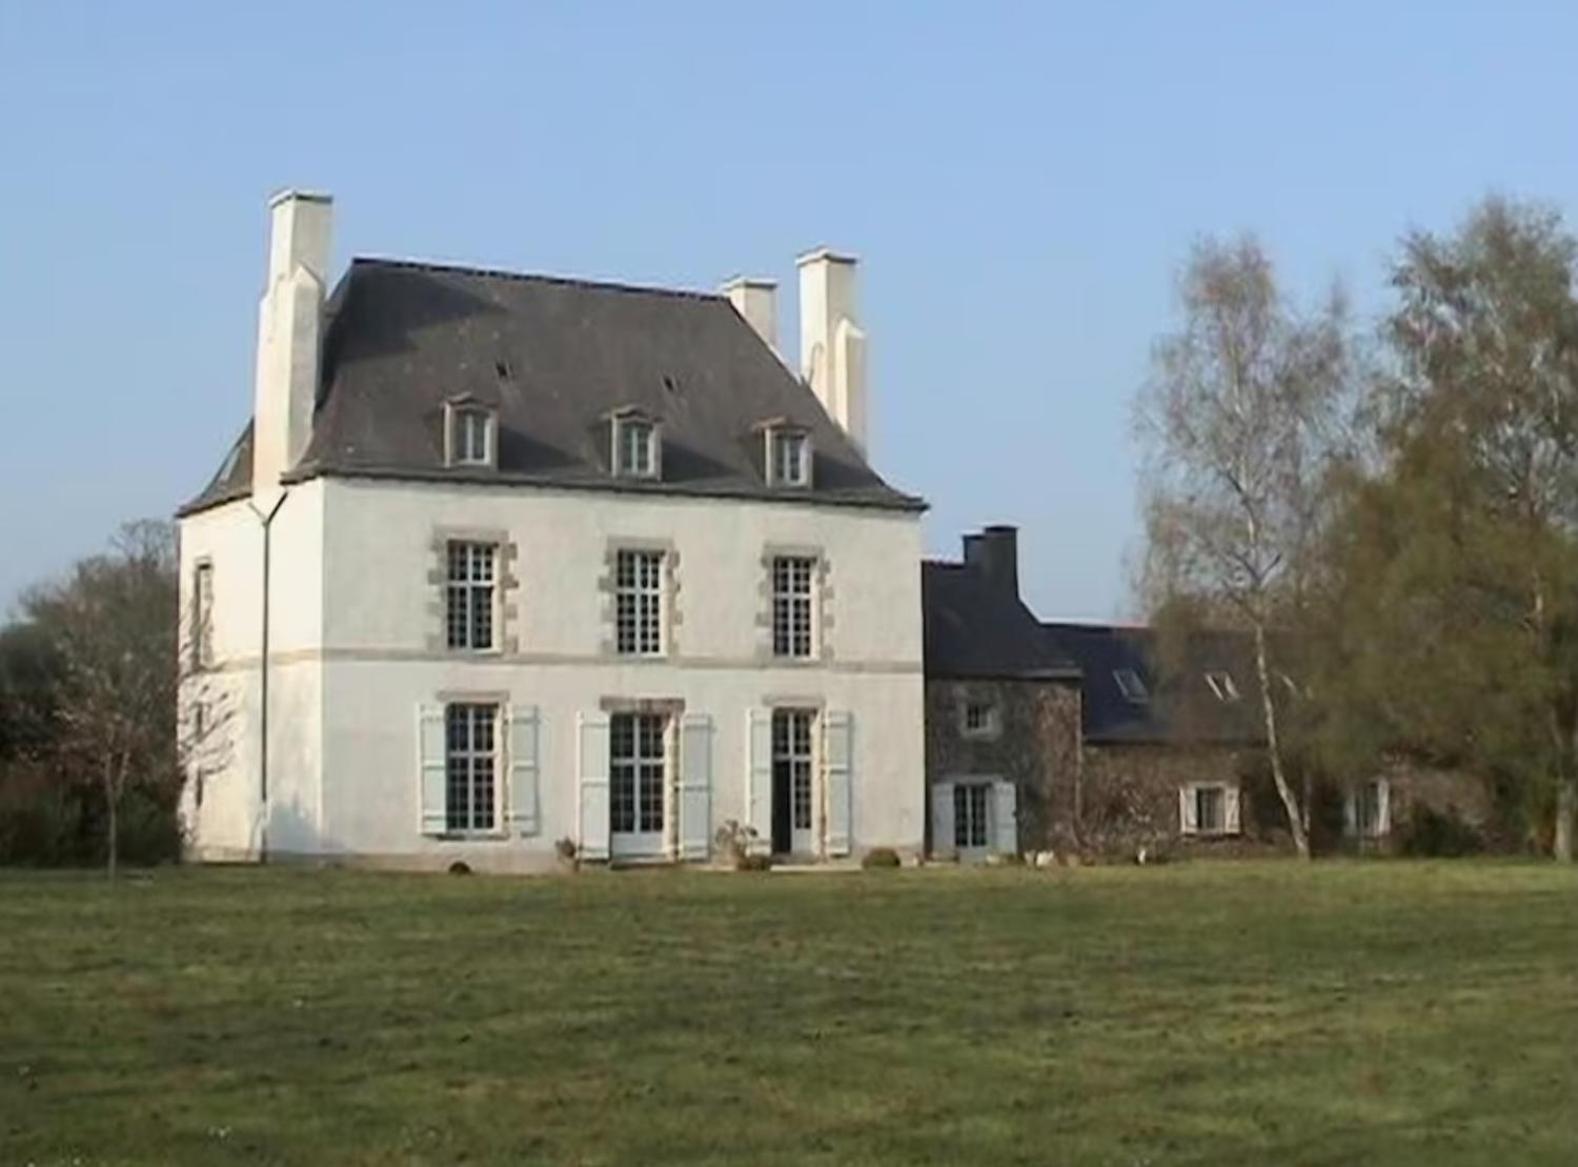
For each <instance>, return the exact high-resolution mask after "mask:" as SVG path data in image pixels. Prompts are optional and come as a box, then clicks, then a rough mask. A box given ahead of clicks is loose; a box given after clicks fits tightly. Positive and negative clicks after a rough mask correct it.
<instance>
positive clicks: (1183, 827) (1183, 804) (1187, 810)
mask: <svg viewBox="0 0 1578 1167" xmlns="http://www.w3.org/2000/svg"><path fill="white" fill-rule="evenodd" d="M1195 805H1196V804H1195V797H1194V787H1193V786H1180V787H1179V788H1178V829H1179V830H1180V831H1182V832H1183V833H1184V834H1186V835H1193V834H1197V833H1198V832H1199V830H1200V826H1199V824H1198V823H1197V822H1196V821H1195Z"/></svg>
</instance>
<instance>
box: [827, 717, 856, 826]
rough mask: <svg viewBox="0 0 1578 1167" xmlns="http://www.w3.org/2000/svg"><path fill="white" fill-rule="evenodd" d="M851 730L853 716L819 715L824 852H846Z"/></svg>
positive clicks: (853, 746) (850, 783) (852, 750)
mask: <svg viewBox="0 0 1578 1167" xmlns="http://www.w3.org/2000/svg"><path fill="white" fill-rule="evenodd" d="M854 752H855V733H854V724H853V719H852V718H851V717H850V715H849V714H848V713H845V712H842V711H840V710H829V711H828V712H827V713H824V714H823V715H822V764H823V767H824V772H825V775H826V788H827V853H828V855H830V856H834V857H837V856H841V855H848V854H849V846H850V834H851V831H852V827H851V823H850V819H851V810H850V802H851V787H852V786H853V783H854V778H853V773H852V771H853V764H854Z"/></svg>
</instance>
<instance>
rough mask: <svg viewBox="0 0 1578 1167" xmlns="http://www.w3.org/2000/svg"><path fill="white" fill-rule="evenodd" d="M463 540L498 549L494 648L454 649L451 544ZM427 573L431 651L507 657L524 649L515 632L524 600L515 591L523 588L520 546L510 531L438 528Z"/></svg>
mask: <svg viewBox="0 0 1578 1167" xmlns="http://www.w3.org/2000/svg"><path fill="white" fill-rule="evenodd" d="M452 542H460V543H492V544H493V545H494V546H495V547H496V548H497V549H498V551H497V554H496V555H495V556H494V562H493V575H494V582H493V586H494V590H495V595H494V600H493V606H494V611H493V630H494V635H493V647H492V648H450V647H449V626H448V623H447V615H448V605H449V545H450V543H452ZM428 551H429V556H430V558H429V564H428V572H427V582H428V591H429V593H430V598H429V600H428V605H427V612H428V634H427V648H428V651H429V652H440V653H443V654H444V655H446V656H454V657H488V656H503V655H509V654H514V653H518V652H519V651H520V638H519V636H518V635H516V634H515V633H514V632H513V629H515V628H516V627H518V626H519V622H520V603H519V600H518V599H516V598H514V596H513V595H512V593H514V592H516V591H518V590H519V588H520V576H519V574H518V573H517V571H516V567H517V563H518V560H519V557H520V546H519V545H518V544H517V543H515V542H514V541H512V540H511V539H510V533H509V532H508V531H506V530H504V529H502V528H497V527H435V528H433V534H432V538H431V541H430V542H429V544H428Z"/></svg>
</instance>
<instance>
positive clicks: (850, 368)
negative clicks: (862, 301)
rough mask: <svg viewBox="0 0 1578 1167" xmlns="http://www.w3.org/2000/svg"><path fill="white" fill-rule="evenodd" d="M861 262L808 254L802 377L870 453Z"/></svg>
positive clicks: (803, 273)
mask: <svg viewBox="0 0 1578 1167" xmlns="http://www.w3.org/2000/svg"><path fill="white" fill-rule="evenodd" d="M855 262H856V261H855V257H854V256H852V255H838V254H836V253H835V252H833V251H831V250H829V249H828V248H825V247H823V248H820V249H819V250H817V251H812V252H810V253H808V254H806V255H802V256H801V257H800V258H799V259H798V260H796V261H795V263H796V264H797V265H798V266H799V268H800V375H801V376H803V377H804V378H805V379H806V382H807V384H809V385H810V386H811V390H812V392H814V393H815V394H816V395H817V398H818V399H819V400H820V401H821V402H822V405H823V407H824V408H825V409H826V410H827V412H828V415H829V416H830V417H832V419H833V420H834V421H836V422H837V423H838V424H839V425H840V426H842V427H843V429H844V432H845V433H847V434H848V435H849V437H850V440H851V441H853V442H854V443H855V447H856V449H858V450H859V451H860V452H861V453H862V454H864V453H865V452H866V334H865V333H864V332H862V331H861V329H860V325H859V324H857V323H856V322H855V315H856V309H855Z"/></svg>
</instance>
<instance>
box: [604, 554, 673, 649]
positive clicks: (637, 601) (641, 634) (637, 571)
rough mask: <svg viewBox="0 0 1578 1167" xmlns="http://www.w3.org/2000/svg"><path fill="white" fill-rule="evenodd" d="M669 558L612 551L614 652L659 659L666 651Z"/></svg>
mask: <svg viewBox="0 0 1578 1167" xmlns="http://www.w3.org/2000/svg"><path fill="white" fill-rule="evenodd" d="M667 597H668V555H667V554H666V553H665V552H663V551H659V550H654V549H651V548H644V547H621V548H618V549H616V550H615V552H614V651H615V652H616V653H617V654H618V655H620V656H626V657H661V656H663V655H664V653H665V652H666V651H667V640H666V636H667V632H668V618H667V613H666V612H665V611H664V608H665V607H666V603H667Z"/></svg>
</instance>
